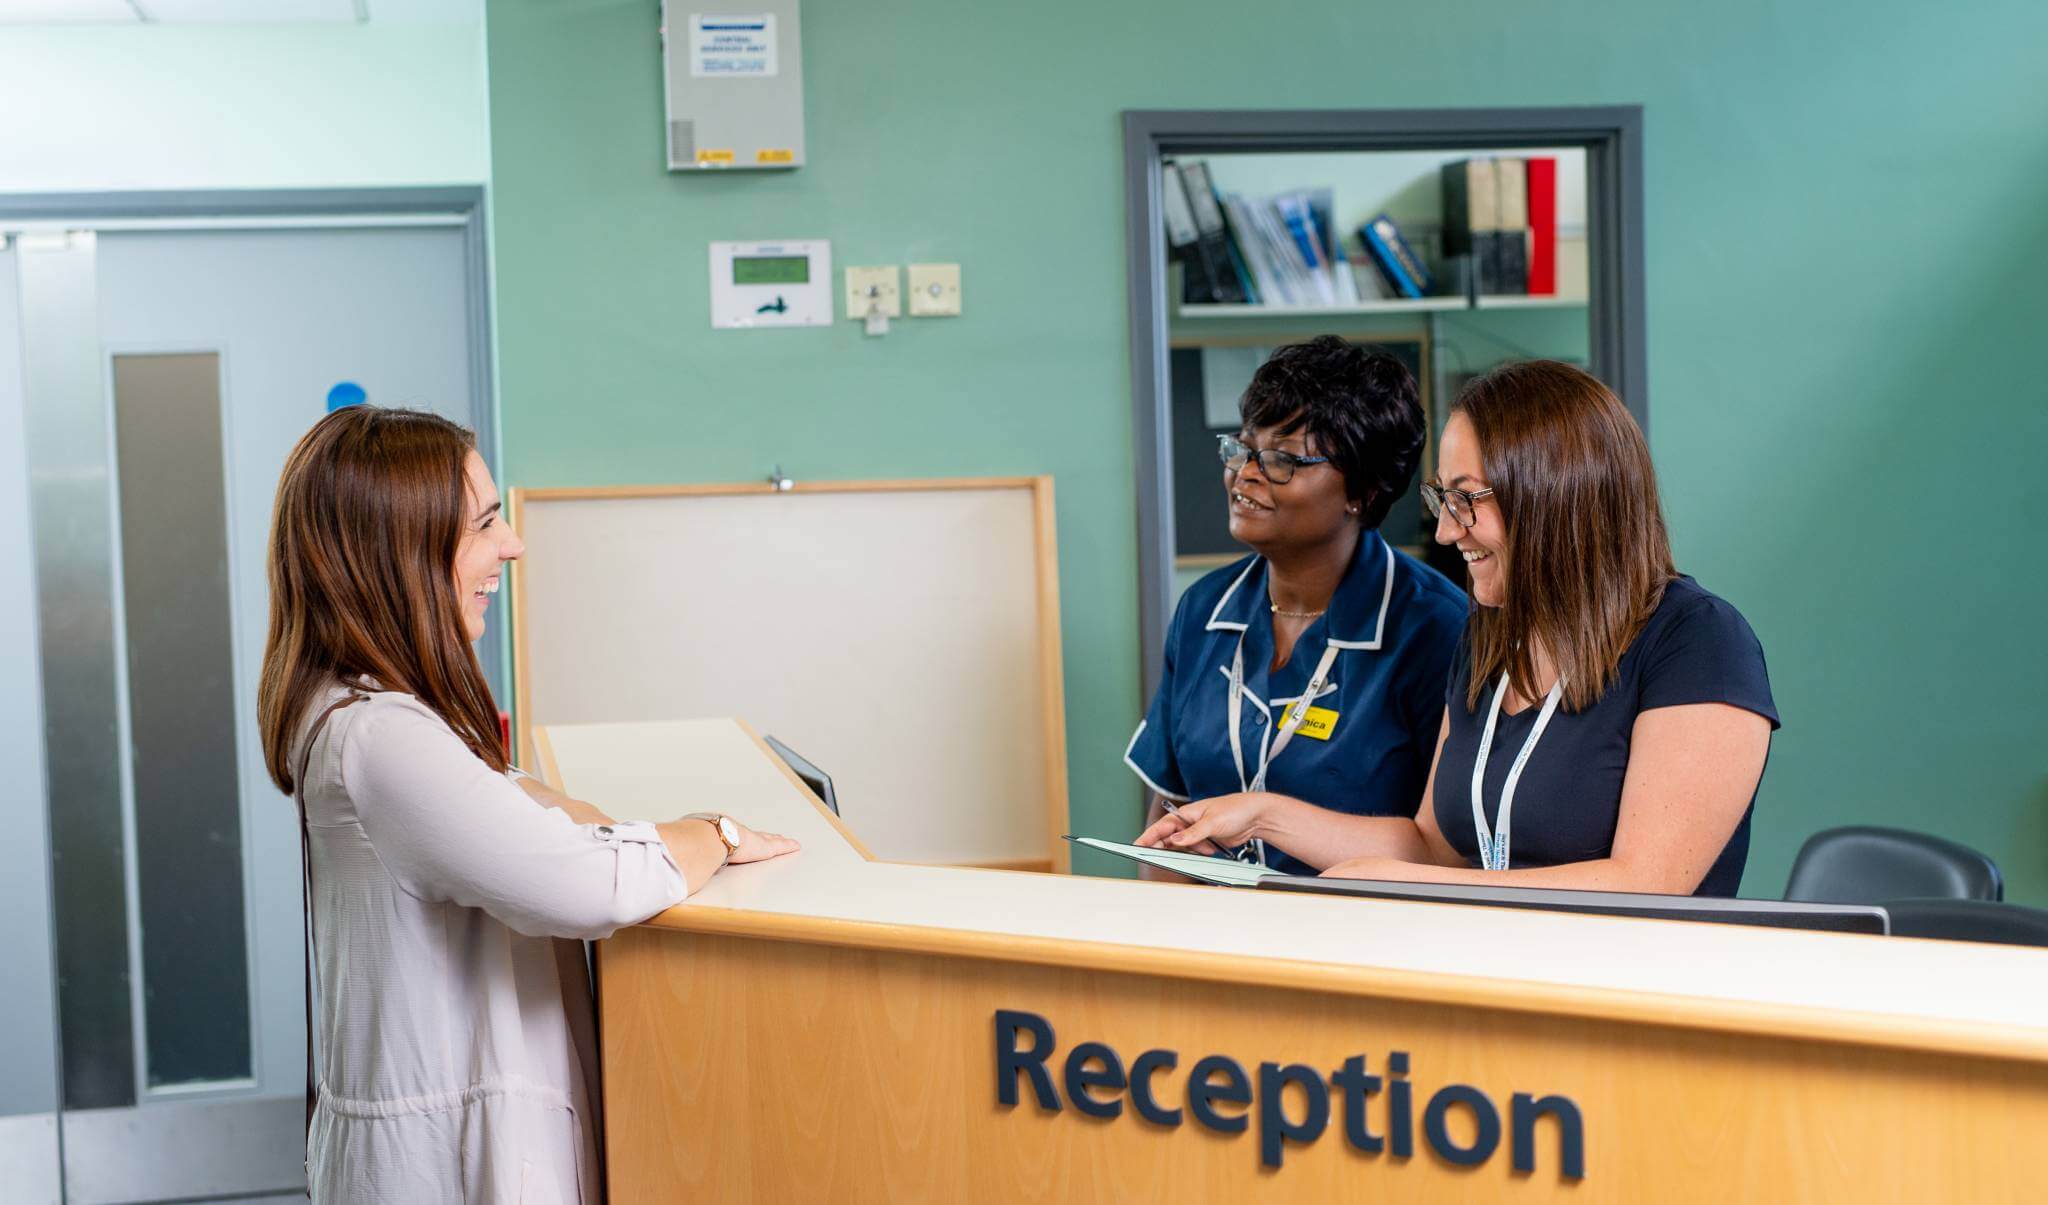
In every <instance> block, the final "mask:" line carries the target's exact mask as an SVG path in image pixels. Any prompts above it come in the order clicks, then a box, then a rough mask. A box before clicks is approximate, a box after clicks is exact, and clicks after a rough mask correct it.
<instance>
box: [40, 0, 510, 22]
mask: <svg viewBox="0 0 2048 1205" xmlns="http://www.w3.org/2000/svg"><path fill="white" fill-rule="evenodd" d="M482 20H483V0H0V25H108V24H113V25H141V24H151V25H283V24H324V25H337V24H345V25H353V24H356V23H358V22H364V21H368V22H374V23H376V24H379V25H474V24H478V23H480V22H481V21H482Z"/></svg>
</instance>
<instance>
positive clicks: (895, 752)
mask: <svg viewBox="0 0 2048 1205" xmlns="http://www.w3.org/2000/svg"><path fill="white" fill-rule="evenodd" d="M507 505H508V510H509V512H510V518H511V521H512V523H513V527H514V530H515V531H517V532H518V533H519V534H520V536H521V537H522V538H523V539H524V540H525V543H526V553H525V556H524V558H523V559H522V560H520V561H518V562H516V563H515V564H514V565H513V566H512V573H511V583H512V603H513V634H514V635H513V644H514V672H513V683H514V698H515V707H516V710H517V718H518V725H519V753H520V761H521V763H522V764H524V765H527V766H532V765H533V764H534V759H533V744H532V735H531V733H532V729H533V726H534V725H536V724H540V725H554V724H592V723H621V722H642V721H654V720H689V719H704V718H711V717H721V716H731V717H736V718H738V719H742V720H745V721H746V722H747V723H748V724H750V725H751V726H753V728H754V729H755V730H756V731H759V732H763V733H766V734H768V735H771V736H774V737H776V738H778V739H780V740H782V741H783V742H785V743H786V744H788V745H789V746H790V747H791V748H793V749H795V750H796V751H797V752H798V753H801V754H802V755H803V756H804V757H805V758H806V759H808V760H809V761H811V762H812V763H814V764H815V765H817V766H818V767H819V768H820V769H822V770H824V771H825V772H826V773H827V774H830V775H831V776H832V780H833V786H834V788H835V790H836V792H837V794H838V799H839V805H840V809H841V813H842V815H843V817H844V819H845V821H846V824H847V826H848V827H849V828H850V829H851V830H852V831H853V832H855V833H857V834H859V836H860V838H861V839H862V840H863V841H865V842H866V843H867V845H868V847H869V848H871V849H872V850H874V852H875V856H876V857H878V858H882V859H885V860H891V861H906V862H937V863H949V864H974V865H996V866H1048V865H1049V866H1052V867H1055V868H1064V867H1065V865H1066V851H1065V849H1064V846H1065V845H1066V842H1064V841H1061V840H1059V839H1058V838H1059V835H1060V834H1061V833H1063V832H1065V831H1066V822H1067V784H1066V736H1065V724H1066V719H1065V708H1064V700H1063V696H1062V688H1061V679H1060V650H1059V586H1058V571H1057V568H1056V563H1055V554H1054V539H1053V518H1052V479H1051V478H1049V477H1026V478H1002V479H977V480H963V481H895V482H849V483H836V484H835V483H826V484H808V483H806V484H799V485H797V486H795V487H794V488H793V489H790V490H787V491H776V490H774V489H772V488H770V487H768V486H766V485H747V486H650V487H644V488H643V487H617V488H604V489H528V490H513V491H511V493H510V494H509V495H508V498H507ZM675 772H676V806H675V812H676V814H677V815H681V814H683V813H686V812H691V811H699V810H719V809H720V808H721V801H720V800H719V799H716V798H708V797H705V796H703V795H701V794H697V793H693V792H692V791H691V788H690V768H689V767H688V766H687V765H678V766H676V767H675ZM590 802H592V803H593V804H596V805H597V806H599V807H603V806H604V801H603V800H601V799H594V800H591V801H590ZM738 818H739V819H740V820H741V821H742V822H744V821H745V820H746V819H747V818H746V817H745V816H744V815H740V816H738Z"/></svg>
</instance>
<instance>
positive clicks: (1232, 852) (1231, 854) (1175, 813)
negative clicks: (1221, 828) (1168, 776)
mask: <svg viewBox="0 0 2048 1205" xmlns="http://www.w3.org/2000/svg"><path fill="white" fill-rule="evenodd" d="M1159 806H1161V807H1163V808H1165V809H1166V814H1167V815H1169V816H1172V817H1173V818H1174V819H1175V820H1179V821H1180V822H1181V823H1182V824H1186V823H1188V821H1187V820H1186V819H1184V818H1183V817H1182V816H1181V814H1180V809H1179V808H1177V807H1175V806H1173V800H1171V799H1168V798H1166V797H1165V796H1164V795H1162V796H1160V797H1159ZM1211 844H1213V845H1215V846H1216V848H1217V849H1218V850H1221V851H1222V855H1223V856H1224V857H1226V858H1231V859H1234V860H1237V861H1243V860H1244V851H1245V846H1243V845H1240V846H1238V847H1237V848H1235V849H1233V848H1231V847H1230V846H1228V845H1225V844H1223V843H1222V842H1221V841H1214V842H1211Z"/></svg>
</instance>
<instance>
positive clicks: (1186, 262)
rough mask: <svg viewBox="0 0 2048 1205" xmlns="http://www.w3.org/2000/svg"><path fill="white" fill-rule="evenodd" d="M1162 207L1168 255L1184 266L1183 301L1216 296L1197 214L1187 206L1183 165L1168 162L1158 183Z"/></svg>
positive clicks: (1182, 271) (1160, 207)
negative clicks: (1197, 227) (1202, 249)
mask: <svg viewBox="0 0 2048 1205" xmlns="http://www.w3.org/2000/svg"><path fill="white" fill-rule="evenodd" d="M1159 210H1160V215H1161V216H1162V217H1163V218H1164V219H1165V221H1166V255H1167V258H1168V259H1171V260H1172V261H1174V262H1175V263H1178V264H1179V265H1181V273H1182V275H1181V282H1182V283H1181V296H1180V299H1181V300H1182V301H1184V302H1189V301H1192V302H1204V301H1208V300H1209V299H1210V298H1211V297H1212V296H1214V292H1215V291H1214V289H1213V287H1212V286H1211V284H1210V282H1209V270H1208V265H1206V264H1205V263H1203V262H1202V258H1201V254H1200V252H1199V250H1198V248H1197V245H1196V234H1195V215H1194V212H1193V211H1192V210H1190V209H1189V208H1188V197H1187V193H1186V192H1185V191H1184V190H1183V188H1182V185H1181V178H1180V165H1179V164H1177V163H1169V164H1167V165H1166V167H1165V170H1164V172H1163V173H1162V175H1161V178H1160V184H1159Z"/></svg>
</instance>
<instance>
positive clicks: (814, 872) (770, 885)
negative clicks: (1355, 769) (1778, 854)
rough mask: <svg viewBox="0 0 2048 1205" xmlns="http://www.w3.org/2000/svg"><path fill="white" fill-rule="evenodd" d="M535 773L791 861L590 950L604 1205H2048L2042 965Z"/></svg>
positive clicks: (656, 728)
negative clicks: (1397, 892)
mask: <svg viewBox="0 0 2048 1205" xmlns="http://www.w3.org/2000/svg"><path fill="white" fill-rule="evenodd" d="M537 744H538V752H539V755H540V759H541V769H542V771H543V773H545V774H546V775H547V776H548V777H550V778H552V779H553V780H554V781H556V782H557V783H558V784H560V785H561V786H562V787H563V788H564V789H566V790H568V791H569V792H570V793H572V794H574V795H577V796H579V797H581V798H584V799H588V800H590V801H591V802H593V803H595V804H597V805H598V806H600V807H603V808H605V809H607V810H608V811H610V812H612V813H613V814H614V815H617V816H619V817H621V818H668V817H672V816H675V815H679V814H681V813H684V812H688V811H694V810H699V809H705V808H718V809H722V810H725V811H729V812H731V813H732V814H734V815H735V816H737V817H739V818H740V819H742V820H743V821H745V822H746V823H748V824H751V825H754V826H756V827H759V828H765V829H770V830H775V831H780V832H784V833H787V834H789V835H791V836H794V837H796V838H798V839H799V840H800V841H802V843H803V846H804V848H803V851H802V852H801V853H799V854H796V855H794V856H791V857H787V858H782V859H778V860H776V861H773V862H768V863H764V864H760V865H755V866H740V867H731V868H728V869H727V870H725V871H723V872H721V873H720V874H719V876H718V877H717V879H716V880H714V881H713V882H712V884H711V885H710V886H709V887H707V888H706V889H705V890H703V891H702V892H700V893H699V894H697V895H696V896H694V897H692V898H691V900H690V901H689V902H687V903H685V904H683V905H680V906H678V907H676V908H673V909H670V910H669V911H667V912H665V913H663V914H662V915H660V916H657V917H655V918H654V919H652V920H651V921H649V922H647V923H646V924H644V925H640V926H636V927H634V928H631V929H627V930H623V931H621V932H620V933H619V934H618V935H617V936H615V937H613V938H612V939H610V940H609V941H606V942H604V943H602V945H601V946H600V947H599V950H598V972H599V978H598V991H599V1009H600V1024H601V1030H602V1032H601V1047H602V1052H603V1098H604V1120H605V1127H606V1135H605V1148H606V1152H607V1158H608V1164H609V1177H610V1193H611V1199H612V1200H613V1201H616V1202H635V1203H637V1202H652V1201H671V1200H673V1201H686V1202H697V1201H775V1202H781V1201H943V1202H966V1201H975V1202H983V1201H1049V1202H1063V1201H1154V1200H1157V1201H1167V1200H1171V1201H1202V1200H1226V1199H1227V1200H1233V1201H1238V1200H1273V1201H1282V1200H1284V1201H1289V1202H1301V1201H1326V1200H1339V1199H1342V1200H1365V1199H1368V1198H1377V1197H1386V1196H1395V1195H1398V1196H1399V1197H1400V1198H1401V1199H1403V1200H1408V1201H1452V1200H1474V1199H1484V1200H1528V1201H1538V1200H1546V1201H1547V1200H1553V1199H1572V1200H1579V1201H1630V1202H1636V1201H1660V1202H1661V1201H1682V1200H1700V1201H1715V1202H1726V1201H1772V1202H1784V1201H1857V1202H1868V1201H1901V1202H1906V1201H1911V1202H1922V1201H1984V1200H2017V1199H2027V1198H2034V1199H2038V1194H2039V1193H2041V1192H2043V1191H2048V1190H2044V1189H2043V1188H2042V1177H2041V1175H2040V1174H2039V1173H2038V1172H2037V1171H2035V1170H2034V1169H2033V1168H2032V1165H2031V1161H2030V1159H2029V1158H2028V1155H2029V1154H2030V1153H2031V1151H2032V1146H2033V1143H2035V1142H2038V1141H2042V1136H2043V1135H2048V951H2042V950H2033V949H2021V948H2008V947H1998V946H1985V945H1964V944H1958V943H1948V942H1928V941H1912V940H1905V939H1898V938H1878V937H1861V936H1849V935H1840V934H1818V933H1802V932H1788V931H1775V930H1759V929H1748V928H1738V927H1734V926H1723V925H1710V924H1695V923H1685V922H1675V921H1656V920H1634V919H1628V920H1624V919H1611V918H1604V917H1588V916H1562V915H1551V914H1544V913H1535V912H1523V911H1513V910H1507V909H1498V908H1477V907H1468V906H1459V905H1445V904H1423V903H1406V902H1392V901H1377V900H1365V899H1344V898H1331V897H1321V896H1299V895H1284V894H1274V893H1265V892H1252V891H1247V890H1237V889H1229V888H1214V887H1198V886H1178V885H1169V884H1158V883H1143V882H1135V881H1127V880H1108V879H1091V878H1078V877H1069V876H1060V875H1041V874H1029V873H1020V872H1012V871H1001V870H969V869H958V868H948V867H932V866H916V865H894V864H889V863H883V862H878V861H875V860H873V859H872V858H870V857H869V856H868V855H867V854H866V852H865V850H864V849H863V848H862V846H861V843H860V840H859V838H858V832H859V829H860V812H861V806H862V801H861V800H859V799H843V800H841V804H842V807H843V808H844V810H845V813H846V816H845V823H844V824H842V823H840V821H838V820H837V819H835V818H834V817H832V816H831V815H830V814H829V813H827V812H826V811H825V810H824V809H823V808H822V807H820V806H819V805H817V803H816V802H815V801H814V800H813V798H812V797H811V795H810V794H809V793H808V792H807V791H805V790H804V789H803V788H802V787H801V785H799V784H798V783H797V781H796V780H795V779H794V778H793V777H792V776H790V775H789V774H788V773H787V771H785V770H784V769H783V768H782V766H781V763H780V762H778V761H777V760H775V759H774V757H773V756H772V755H771V754H770V753H769V752H768V751H767V749H766V748H765V746H763V745H761V743H760V742H759V741H758V740H757V739H756V738H755V737H754V735H753V734H752V733H751V732H750V731H748V730H747V729H746V728H744V727H743V726H742V725H740V724H737V723H734V722H732V721H726V720H716V721H693V722H686V723H661V724H618V725H583V726H568V727H556V728H552V729H545V730H541V732H540V739H539V741H538V743H537ZM828 769H829V767H828ZM974 805H975V801H974V800H973V799H958V800H934V801H932V806H934V807H973V806H974ZM1106 835H1113V836H1120V835H1121V834H1106Z"/></svg>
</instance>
